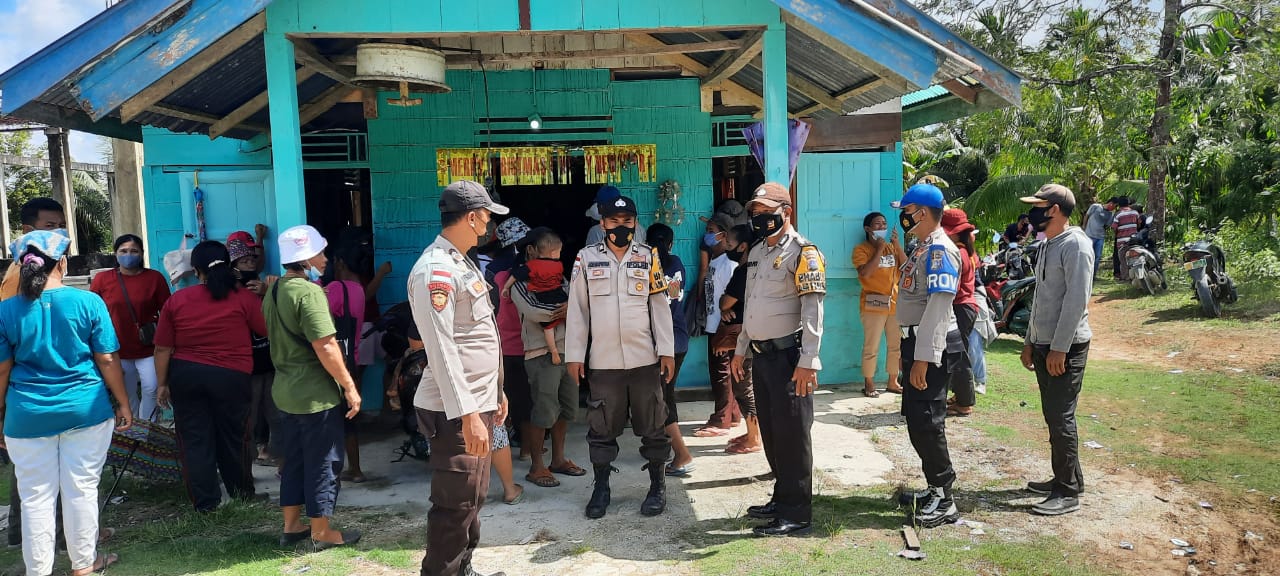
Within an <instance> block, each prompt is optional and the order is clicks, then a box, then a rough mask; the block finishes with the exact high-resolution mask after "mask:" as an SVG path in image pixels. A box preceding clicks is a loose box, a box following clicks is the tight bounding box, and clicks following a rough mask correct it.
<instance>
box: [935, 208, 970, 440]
mask: <svg viewBox="0 0 1280 576" xmlns="http://www.w3.org/2000/svg"><path fill="white" fill-rule="evenodd" d="M942 229H943V230H944V231H945V232H946V233H947V236H949V237H950V238H951V241H952V242H955V245H956V248H958V249H960V285H959V286H957V287H956V299H955V302H954V303H953V304H952V307H953V308H954V310H955V314H956V324H957V325H958V326H959V327H960V342H961V343H962V344H964V345H966V346H967V344H968V342H969V333H970V332H973V324H974V322H975V321H976V320H977V319H978V301H977V300H976V299H974V296H973V291H974V289H975V284H974V283H975V282H976V280H977V277H976V270H977V258H978V256H977V254H976V252H975V251H974V248H973V231H974V230H976V228H975V227H974V226H973V224H970V223H969V215H968V214H965V213H964V210H961V209H959V208H951V209H948V210H947V211H945V212H943V213H942ZM968 358H969V357H968V356H967V354H966V359H968ZM951 389H952V390H954V391H955V397H954V398H953V399H952V400H954V402H949V404H951V405H950V406H948V407H947V415H948V416H968V415H970V414H973V405H974V404H977V403H978V400H977V395H976V393H975V391H974V387H973V369H972V368H971V367H970V364H969V360H966V363H965V365H964V368H963V369H962V370H957V371H955V372H952V373H951Z"/></svg>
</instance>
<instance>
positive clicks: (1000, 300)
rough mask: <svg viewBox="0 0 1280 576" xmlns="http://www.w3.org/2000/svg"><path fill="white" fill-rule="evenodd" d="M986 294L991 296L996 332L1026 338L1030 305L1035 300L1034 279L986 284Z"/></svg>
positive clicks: (1029, 277)
mask: <svg viewBox="0 0 1280 576" xmlns="http://www.w3.org/2000/svg"><path fill="white" fill-rule="evenodd" d="M987 293H988V294H989V295H990V296H991V305H992V308H991V314H992V315H993V316H994V317H995V324H996V331H997V332H999V333H1001V334H1017V335H1018V336H1019V337H1021V338H1026V337H1027V327H1028V326H1030V325H1031V304H1032V302H1034V301H1035V299H1036V277H1035V276H1034V275H1033V276H1028V277H1026V278H1019V279H1017V280H997V281H995V282H992V283H989V284H987Z"/></svg>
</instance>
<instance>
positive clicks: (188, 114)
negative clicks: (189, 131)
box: [147, 104, 267, 132]
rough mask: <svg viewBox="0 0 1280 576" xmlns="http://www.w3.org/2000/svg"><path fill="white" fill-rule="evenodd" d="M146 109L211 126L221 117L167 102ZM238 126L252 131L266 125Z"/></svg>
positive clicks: (153, 112) (261, 130)
mask: <svg viewBox="0 0 1280 576" xmlns="http://www.w3.org/2000/svg"><path fill="white" fill-rule="evenodd" d="M147 111H148V112H150V113H152V114H159V115H161V116H168V117H170V118H178V119H179V120H186V121H188V122H199V123H201V124H208V125H210V126H212V125H213V124H214V123H216V122H217V121H218V120H221V118H218V117H217V116H214V115H212V114H206V113H204V112H199V111H196V110H189V109H187V108H180V107H178V106H170V105H168V104H155V105H153V106H152V107H150V108H148V109H147ZM240 127H241V128H243V129H245V130H252V131H254V132H266V131H267V127H266V126H263V125H262V124H248V123H242V124H241V125H240Z"/></svg>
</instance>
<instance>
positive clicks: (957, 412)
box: [947, 405, 973, 418]
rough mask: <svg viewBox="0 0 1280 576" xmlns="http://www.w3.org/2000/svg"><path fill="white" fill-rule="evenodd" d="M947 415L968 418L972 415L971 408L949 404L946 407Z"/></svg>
mask: <svg viewBox="0 0 1280 576" xmlns="http://www.w3.org/2000/svg"><path fill="white" fill-rule="evenodd" d="M947 416H952V417H956V418H968V417H970V416H973V408H969V409H968V410H965V409H964V408H961V407H959V406H954V405H953V406H949V407H947Z"/></svg>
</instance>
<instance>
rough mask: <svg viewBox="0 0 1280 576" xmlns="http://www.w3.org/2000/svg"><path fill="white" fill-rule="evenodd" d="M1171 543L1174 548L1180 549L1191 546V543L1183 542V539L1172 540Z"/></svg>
mask: <svg viewBox="0 0 1280 576" xmlns="http://www.w3.org/2000/svg"><path fill="white" fill-rule="evenodd" d="M1169 542H1171V543H1172V544H1173V545H1174V546H1177V547H1179V548H1185V547H1187V546H1190V545H1191V543H1190V542H1187V541H1186V540H1183V539H1181V538H1170V539H1169Z"/></svg>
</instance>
